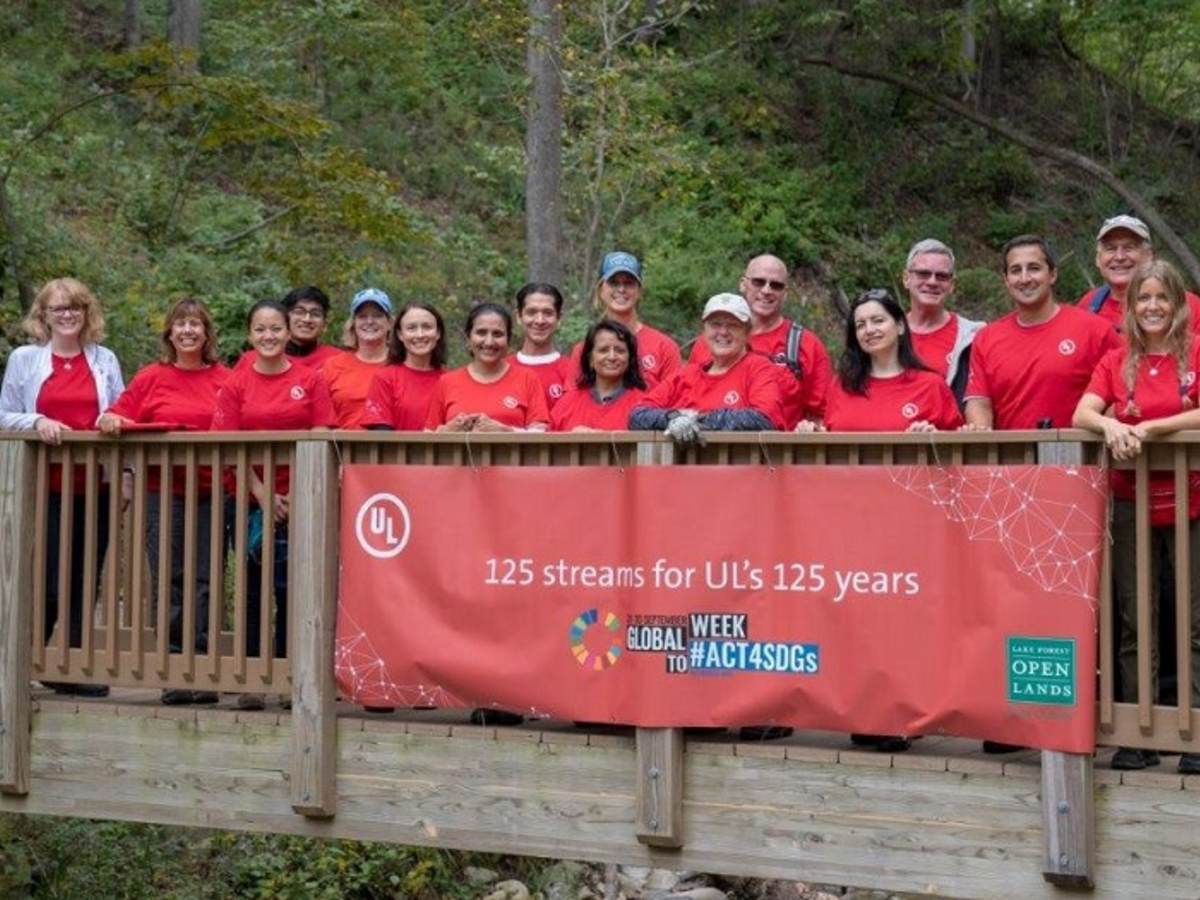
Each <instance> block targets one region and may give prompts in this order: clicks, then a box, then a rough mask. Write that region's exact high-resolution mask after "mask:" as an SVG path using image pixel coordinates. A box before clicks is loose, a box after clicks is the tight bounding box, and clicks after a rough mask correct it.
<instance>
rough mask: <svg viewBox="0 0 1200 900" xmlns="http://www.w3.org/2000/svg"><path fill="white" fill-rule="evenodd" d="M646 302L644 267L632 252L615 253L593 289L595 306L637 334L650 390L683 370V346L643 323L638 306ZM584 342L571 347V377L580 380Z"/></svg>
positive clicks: (640, 361)
mask: <svg viewBox="0 0 1200 900" xmlns="http://www.w3.org/2000/svg"><path fill="white" fill-rule="evenodd" d="M641 300H642V264H641V263H640V262H639V261H638V258H637V257H636V256H634V255H633V254H632V253H626V252H624V251H623V250H614V251H613V252H611V253H606V254H605V255H604V259H603V260H601V261H600V278H599V280H598V281H597V282H596V286H595V288H594V289H593V290H592V305H593V306H594V307H595V309H596V311H597V313H599V315H600V316H602V317H603V318H606V319H611V320H612V321H614V322H620V323H621V324H622V325H624V326H625V327H626V328H628V329H629V330H630V331H632V332H633V335H634V337H636V338H637V344H638V354H639V355H638V367H639V368H640V369H641V372H642V379H643V380H644V381H645V382H646V386H647V387H648V388H652V387H654V386H655V385H657V384H659V383H660V382H662V381H665V380H666V379H667V378H669V377H670V376H671V375H673V374H675V373H676V372H678V371H679V370H680V368H681V367H682V365H683V363H682V357H681V355H680V353H679V345H678V344H676V343H675V341H674V340H672V339H671V338H670V337H668V336H667V335H666V334H664V333H663V332H661V331H659V330H658V329H657V328H652V327H651V326H649V325H647V324H646V323H645V322H643V321H641V319H640V318H639V316H638V305H639V304H640V303H641ZM582 353H583V342H582V341H581V342H580V343H578V344H576V345H575V346H574V347H572V348H571V378H570V381H569V383H574V382H576V381H578V378H579V372H580V357H581V355H582Z"/></svg>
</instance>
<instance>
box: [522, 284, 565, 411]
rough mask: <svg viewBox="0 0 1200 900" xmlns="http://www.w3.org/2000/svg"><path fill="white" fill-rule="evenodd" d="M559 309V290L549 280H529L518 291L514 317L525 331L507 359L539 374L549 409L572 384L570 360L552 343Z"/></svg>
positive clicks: (560, 302) (560, 306) (552, 408)
mask: <svg viewBox="0 0 1200 900" xmlns="http://www.w3.org/2000/svg"><path fill="white" fill-rule="evenodd" d="M562 309H563V295H562V292H561V291H560V290H559V289H558V288H556V287H555V286H554V285H552V284H548V283H546V282H540V281H531V282H530V283H529V284H526V285H525V286H523V287H522V288H521V289H520V290H519V291H517V319H518V320H519V321H520V323H521V329H522V330H523V331H524V333H525V334H524V338H523V339H522V342H521V349H520V350H518V351H517V352H516V353H514V354H512V355H511V356H510V357H509V358H508V361H509V362H510V363H512V364H513V365H514V366H519V367H520V368H523V369H528V370H529V371H530V372H532V373H533V374H534V375H536V376H537V377H538V379H539V380H540V381H541V382H542V385H543V386H544V387H545V388H546V406H547V407H548V408H549V409H550V410H551V411H553V410H554V404H556V403H557V402H558V401H559V398H560V397H562V395H563V394H564V393H566V391H567V390H568V389H569V388H570V386H571V369H572V365H571V360H570V359H568V358H567V357H565V356H563V355H562V354H561V353H559V352H558V350H557V349H555V347H554V334H555V332H556V331H558V324H559V321H560V320H561V318H562Z"/></svg>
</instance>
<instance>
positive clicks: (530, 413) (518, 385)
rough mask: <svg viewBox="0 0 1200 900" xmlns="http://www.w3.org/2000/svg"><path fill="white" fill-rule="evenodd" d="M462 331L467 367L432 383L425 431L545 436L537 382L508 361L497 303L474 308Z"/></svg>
mask: <svg viewBox="0 0 1200 900" xmlns="http://www.w3.org/2000/svg"><path fill="white" fill-rule="evenodd" d="M464 330H465V332H466V335H467V350H468V352H469V353H470V354H471V361H470V362H469V363H468V364H467V365H465V366H463V367H462V368H461V369H455V370H454V371H453V372H447V373H446V374H445V375H443V376H442V378H441V380H439V381H438V383H437V386H436V387H435V388H434V389H433V397H432V399H431V400H430V402H429V415H428V417H427V418H426V420H425V430H426V431H479V432H499V431H545V430H546V428H547V427H548V426H549V424H550V413H549V411H548V410H547V409H546V392H545V391H544V390H543V388H542V383H541V381H539V380H538V378H537V376H536V375H533V374H532V373H530V372H529V371H528V370H527V369H522V368H518V367H517V366H514V365H512V364H511V363H510V362H509V361H508V343H509V341H510V340H512V315H511V314H510V313H509V311H508V310H507V309H505V308H504V307H503V306H501V305H500V304H499V303H490V302H484V303H477V304H476V305H475V306H474V307H473V308H472V309H471V311H470V312H469V313H468V314H467V323H466V327H465V329H464Z"/></svg>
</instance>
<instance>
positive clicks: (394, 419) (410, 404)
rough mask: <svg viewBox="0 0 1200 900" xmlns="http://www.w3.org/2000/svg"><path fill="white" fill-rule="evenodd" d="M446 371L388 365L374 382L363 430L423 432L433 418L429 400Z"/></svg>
mask: <svg viewBox="0 0 1200 900" xmlns="http://www.w3.org/2000/svg"><path fill="white" fill-rule="evenodd" d="M442 371H443V370H442V369H413V368H410V367H409V366H406V365H404V363H401V364H400V365H398V366H384V368H382V369H380V370H379V372H378V373H376V375H375V380H374V381H372V382H371V390H370V391H368V392H367V402H366V405H365V406H364V407H363V420H362V424H363V427H364V428H366V427H368V426H371V425H386V426H388V427H389V428H392V429H395V430H396V431H420V430H421V429H423V428H424V427H425V420H426V419H428V418H429V401H430V400H431V399H433V389H434V388H435V387H436V386H437V383H438V380H439V379H441V377H442Z"/></svg>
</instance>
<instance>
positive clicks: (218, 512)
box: [206, 444, 225, 690]
mask: <svg viewBox="0 0 1200 900" xmlns="http://www.w3.org/2000/svg"><path fill="white" fill-rule="evenodd" d="M209 456H210V466H211V472H210V474H209V487H210V490H211V494H210V499H209V506H210V511H211V512H210V518H209V532H208V535H209V537H208V624H207V626H206V627H207V628H208V661H209V666H210V671H211V673H212V675H211V676H210V677H211V678H212V680H213V685H212V688H213V690H216V689H217V687H218V685H219V684H220V682H221V630H222V629H221V626H222V625H223V624H224V623H223V619H224V616H223V615H222V613H223V612H224V609H225V565H224V561H225V502H224V501H225V494H224V492H223V491H222V489H221V445H220V444H213V446H212V449H211V450H210V451H209Z"/></svg>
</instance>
